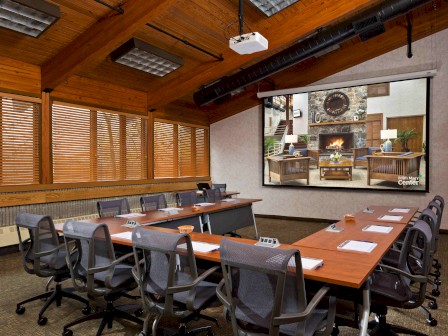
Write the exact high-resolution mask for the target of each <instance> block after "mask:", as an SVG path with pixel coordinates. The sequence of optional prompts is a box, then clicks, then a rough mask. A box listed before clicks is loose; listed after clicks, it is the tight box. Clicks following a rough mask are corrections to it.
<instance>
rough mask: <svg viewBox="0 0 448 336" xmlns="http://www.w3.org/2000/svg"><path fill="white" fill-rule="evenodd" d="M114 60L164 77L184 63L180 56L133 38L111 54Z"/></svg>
mask: <svg viewBox="0 0 448 336" xmlns="http://www.w3.org/2000/svg"><path fill="white" fill-rule="evenodd" d="M110 56H111V58H112V61H114V62H117V63H120V64H123V65H126V66H128V67H131V68H134V69H137V70H140V71H144V72H147V73H150V74H152V75H155V76H159V77H163V76H165V75H167V74H169V73H170V72H173V71H174V70H176V69H177V68H179V67H180V66H182V65H183V64H184V61H183V60H182V58H180V57H179V56H176V55H173V54H170V53H169V52H166V51H165V50H162V49H159V48H157V47H154V46H152V45H149V44H147V43H145V42H143V41H141V40H138V39H136V38H132V39H130V40H129V41H127V42H126V43H124V44H123V45H121V46H120V47H119V48H117V49H116V50H114V51H113V52H112V53H111V54H110Z"/></svg>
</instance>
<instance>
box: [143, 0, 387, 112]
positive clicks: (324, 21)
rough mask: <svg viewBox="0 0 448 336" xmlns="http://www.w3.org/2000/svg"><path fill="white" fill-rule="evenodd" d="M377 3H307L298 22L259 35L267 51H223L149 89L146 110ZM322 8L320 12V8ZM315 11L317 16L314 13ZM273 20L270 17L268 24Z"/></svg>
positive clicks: (356, 0) (324, 0) (362, 0)
mask: <svg viewBox="0 0 448 336" xmlns="http://www.w3.org/2000/svg"><path fill="white" fill-rule="evenodd" d="M379 2H380V1H379V0H353V1H329V0H322V1H316V2H315V3H313V4H310V5H309V6H308V7H307V8H306V10H304V11H303V12H301V13H300V15H298V16H297V17H296V18H295V19H294V20H295V21H294V22H299V23H295V24H291V22H290V21H289V22H288V21H285V22H281V23H277V24H276V25H275V26H274V27H272V29H268V30H267V31H266V32H262V33H263V35H264V36H265V37H266V38H267V39H268V40H269V51H268V52H265V53H256V54H252V55H236V54H235V53H234V52H233V51H231V50H230V49H226V50H225V51H224V53H223V54H224V58H225V61H224V62H219V63H217V62H210V63H204V64H202V65H200V66H198V67H197V68H196V69H195V74H194V75H192V73H191V72H189V73H186V74H184V75H180V76H173V79H172V80H170V81H167V82H166V83H165V85H163V86H160V87H159V88H156V89H155V90H151V91H150V93H149V98H148V106H149V108H155V109H157V108H160V107H161V106H163V105H165V104H168V103H170V102H172V101H175V100H177V99H179V98H181V97H183V96H184V95H186V94H192V93H193V92H195V91H196V90H197V89H198V88H199V87H200V86H201V85H203V84H205V83H209V82H212V81H214V80H216V79H217V78H221V77H223V76H225V75H228V74H229V73H230V72H233V71H235V69H239V68H241V67H246V66H247V65H248V64H251V63H253V62H254V61H257V62H258V61H260V60H261V59H263V58H266V57H269V56H270V55H272V54H274V53H275V52H278V51H279V50H280V49H283V48H284V47H285V46H289V45H291V44H292V43H295V42H297V40H298V38H300V37H303V36H305V35H306V34H309V33H312V32H313V31H314V30H315V29H316V28H318V27H325V26H328V25H330V24H332V23H334V22H336V21H338V20H343V19H344V18H346V17H347V16H350V17H351V16H352V15H354V13H355V14H356V13H359V12H360V11H362V10H365V9H366V8H368V7H370V6H373V5H375V4H378V3H379ZM322 8H324V9H322ZM317 12H319V15H316V13H317ZM274 19H275V18H270V19H267V20H271V22H275V21H272V20H274Z"/></svg>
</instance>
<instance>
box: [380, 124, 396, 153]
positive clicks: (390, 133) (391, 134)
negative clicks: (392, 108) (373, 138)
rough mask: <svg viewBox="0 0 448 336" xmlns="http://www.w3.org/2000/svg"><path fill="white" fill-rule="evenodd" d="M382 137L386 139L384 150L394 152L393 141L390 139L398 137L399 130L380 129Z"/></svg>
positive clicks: (382, 146)
mask: <svg viewBox="0 0 448 336" xmlns="http://www.w3.org/2000/svg"><path fill="white" fill-rule="evenodd" d="M380 133H381V135H380V137H381V139H382V140H386V141H384V143H383V144H382V145H381V148H382V149H383V151H384V152H392V142H391V141H390V139H396V138H397V130H396V129H388V130H381V131H380Z"/></svg>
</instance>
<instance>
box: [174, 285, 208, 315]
mask: <svg viewBox="0 0 448 336" xmlns="http://www.w3.org/2000/svg"><path fill="white" fill-rule="evenodd" d="M216 287H217V285H216V284H215V283H212V282H208V281H201V282H200V283H199V284H198V285H197V286H196V295H195V297H194V301H193V309H195V310H198V309H200V308H201V307H203V306H204V305H205V304H206V303H207V302H209V301H210V300H211V299H212V298H213V297H215V295H216ZM189 295H190V291H187V292H181V293H176V294H174V301H176V302H180V303H183V304H186V303H187V299H188V296H189Z"/></svg>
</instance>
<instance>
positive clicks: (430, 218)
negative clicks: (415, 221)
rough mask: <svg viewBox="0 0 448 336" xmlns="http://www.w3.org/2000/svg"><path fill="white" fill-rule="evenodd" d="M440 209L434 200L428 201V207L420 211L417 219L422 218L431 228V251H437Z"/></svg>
mask: <svg viewBox="0 0 448 336" xmlns="http://www.w3.org/2000/svg"><path fill="white" fill-rule="evenodd" d="M441 217H442V211H441V209H440V206H439V205H438V204H437V203H436V202H433V201H432V202H430V203H429V204H428V207H427V208H426V209H424V210H423V211H422V213H421V214H420V216H419V219H421V220H424V221H425V222H426V223H428V225H429V226H430V228H431V231H432V235H433V252H434V253H436V252H437V247H438V242H439V237H440V232H439V231H440V220H441Z"/></svg>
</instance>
